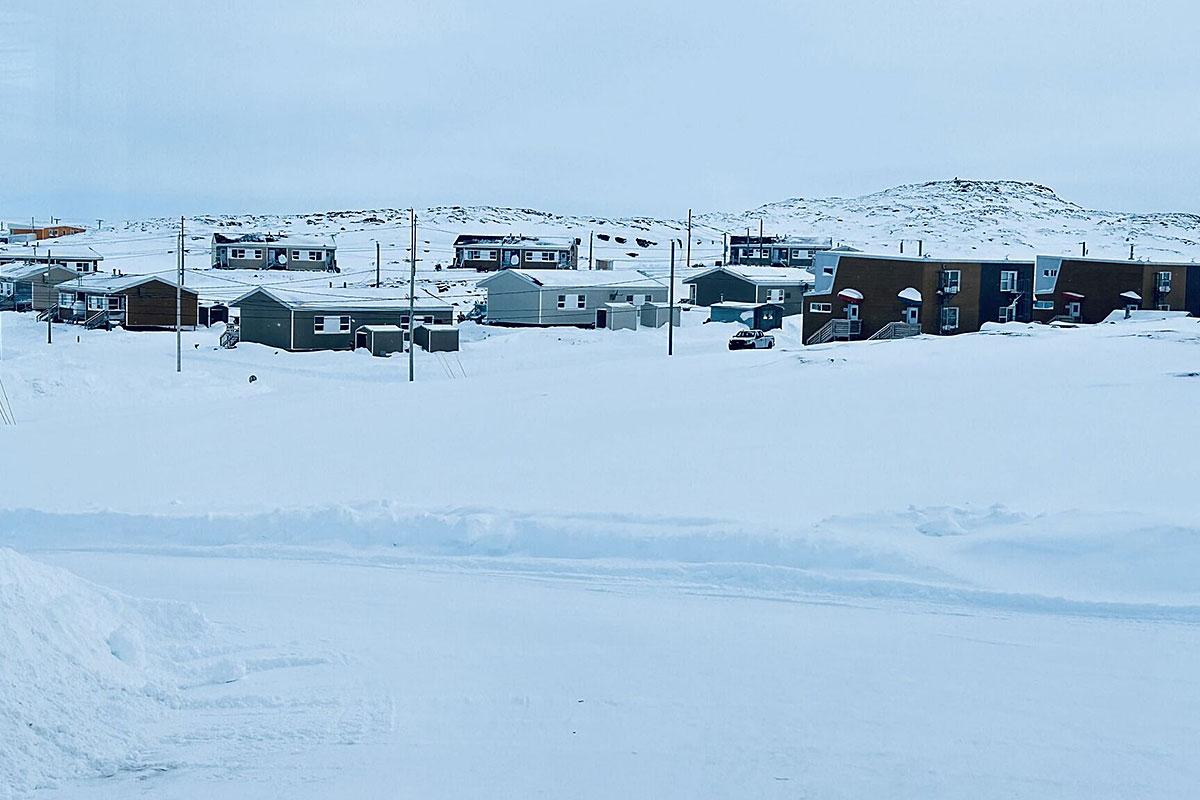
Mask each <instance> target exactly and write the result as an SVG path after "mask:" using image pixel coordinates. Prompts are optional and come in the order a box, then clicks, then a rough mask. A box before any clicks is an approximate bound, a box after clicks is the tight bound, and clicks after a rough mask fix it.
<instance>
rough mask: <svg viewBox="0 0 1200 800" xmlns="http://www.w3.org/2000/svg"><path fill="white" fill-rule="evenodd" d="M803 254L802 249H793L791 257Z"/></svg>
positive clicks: (801, 256) (800, 256)
mask: <svg viewBox="0 0 1200 800" xmlns="http://www.w3.org/2000/svg"><path fill="white" fill-rule="evenodd" d="M803 256H804V251H803V250H793V251H792V258H803Z"/></svg>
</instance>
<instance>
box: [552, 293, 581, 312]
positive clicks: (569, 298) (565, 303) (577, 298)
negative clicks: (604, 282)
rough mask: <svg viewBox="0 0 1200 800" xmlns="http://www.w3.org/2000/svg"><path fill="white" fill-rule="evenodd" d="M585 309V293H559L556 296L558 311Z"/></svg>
mask: <svg viewBox="0 0 1200 800" xmlns="http://www.w3.org/2000/svg"><path fill="white" fill-rule="evenodd" d="M586 309H587V295H586V294H560V295H559V296H558V310H559V311H584V310H586Z"/></svg>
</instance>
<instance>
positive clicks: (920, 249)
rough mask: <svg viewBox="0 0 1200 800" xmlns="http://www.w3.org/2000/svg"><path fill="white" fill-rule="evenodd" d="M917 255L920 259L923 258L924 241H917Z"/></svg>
mask: <svg viewBox="0 0 1200 800" xmlns="http://www.w3.org/2000/svg"><path fill="white" fill-rule="evenodd" d="M917 255H919V256H921V257H922V258H923V257H924V256H925V240H924V239H917Z"/></svg>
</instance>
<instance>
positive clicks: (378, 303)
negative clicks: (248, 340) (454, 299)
mask: <svg viewBox="0 0 1200 800" xmlns="http://www.w3.org/2000/svg"><path fill="white" fill-rule="evenodd" d="M258 292H262V293H263V294H265V295H267V296H268V297H270V298H271V299H273V300H275V301H276V302H277V303H279V304H281V305H285V306H287V307H288V308H293V309H305V310H312V311H375V310H384V311H386V310H388V309H395V310H397V311H404V310H407V309H408V295H407V294H400V293H398V292H395V291H391V290H388V289H369V288H358V289H311V290H304V289H280V288H278V287H275V286H272V287H270V288H266V287H262V286H260V287H256V288H254V289H251V290H250V291H248V292H246V293H245V294H243V295H241V296H239V297H238V298H236V299H235V300H232V301H230V305H238V304H239V303H241V302H242V301H243V300H245V299H246V298H247V297H250V296H251V295H253V294H256V293H258ZM412 305H413V308H419V309H421V310H422V311H429V310H445V311H453V310H454V306H452V305H450V304H449V303H445V302H442V301H441V300H436V299H434V298H432V297H415V298H413V303H412Z"/></svg>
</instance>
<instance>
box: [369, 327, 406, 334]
mask: <svg viewBox="0 0 1200 800" xmlns="http://www.w3.org/2000/svg"><path fill="white" fill-rule="evenodd" d="M358 329H359V330H360V331H370V332H371V333H400V332H401V331H403V330H404V329H403V328H401V327H400V326H399V325H359V326H358Z"/></svg>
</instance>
